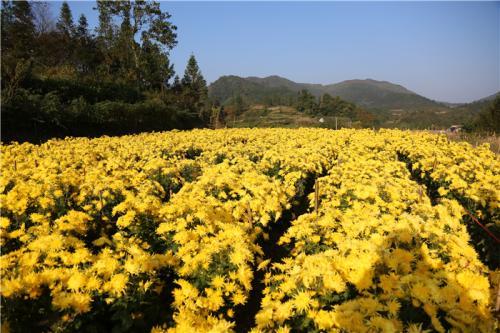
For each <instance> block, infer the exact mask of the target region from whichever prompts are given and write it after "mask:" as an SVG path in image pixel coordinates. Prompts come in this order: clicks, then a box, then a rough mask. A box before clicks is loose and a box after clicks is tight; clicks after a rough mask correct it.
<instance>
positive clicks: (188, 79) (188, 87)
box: [182, 54, 208, 118]
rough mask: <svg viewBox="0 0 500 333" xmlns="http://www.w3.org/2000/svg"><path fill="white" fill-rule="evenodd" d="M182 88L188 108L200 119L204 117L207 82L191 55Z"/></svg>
mask: <svg viewBox="0 0 500 333" xmlns="http://www.w3.org/2000/svg"><path fill="white" fill-rule="evenodd" d="M182 86H183V90H184V100H185V102H186V103H187V106H188V108H189V109H190V110H191V111H193V112H197V114H198V116H200V117H201V118H203V117H205V113H206V106H207V99H208V88H207V82H206V81H205V79H204V78H203V75H202V74H201V71H200V68H199V67H198V62H197V61H196V58H195V57H194V55H193V54H191V56H190V57H189V60H188V63H187V66H186V70H185V71H184V77H183V78H182Z"/></svg>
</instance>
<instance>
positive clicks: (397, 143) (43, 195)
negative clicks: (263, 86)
mask: <svg viewBox="0 0 500 333" xmlns="http://www.w3.org/2000/svg"><path fill="white" fill-rule="evenodd" d="M1 152H2V166H1V178H0V179H1V181H0V193H1V194H0V201H1V223H0V227H1V229H0V232H1V260H0V273H1V297H2V303H1V305H2V308H1V316H2V328H3V330H5V331H10V332H155V333H158V332H232V331H236V332H248V331H251V332H412V333H413V332H431V331H437V332H494V331H495V330H496V329H498V320H497V319H496V317H495V316H496V314H495V306H496V304H495V302H496V299H497V292H498V291H497V288H498V284H499V282H500V281H499V280H500V271H499V267H500V244H499V243H498V238H500V158H499V157H498V156H496V155H495V154H494V153H493V152H491V151H490V150H489V149H488V147H487V146H480V147H477V148H474V147H472V146H471V145H469V144H467V143H456V142H449V141H448V140H447V138H446V137H444V136H439V135H434V134H429V133H424V132H409V131H400V130H380V131H372V130H339V131H332V130H326V129H227V130H215V131H214V130H193V131H187V132H178V131H173V132H166V133H152V134H140V135H132V136H123V137H112V138H111V137H101V138H97V139H86V138H76V139H65V140H51V141H48V142H46V143H44V144H41V145H32V144H28V143H25V144H9V145H6V144H3V145H2V147H1Z"/></svg>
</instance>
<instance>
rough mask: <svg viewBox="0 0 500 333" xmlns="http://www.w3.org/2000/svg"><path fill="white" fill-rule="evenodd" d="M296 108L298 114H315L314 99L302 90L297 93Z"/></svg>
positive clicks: (315, 105)
mask: <svg viewBox="0 0 500 333" xmlns="http://www.w3.org/2000/svg"><path fill="white" fill-rule="evenodd" d="M296 107H297V110H299V111H300V112H306V113H315V111H316V108H317V104H316V98H315V97H314V96H313V95H312V94H311V93H310V92H309V91H307V90H306V89H302V90H301V91H299V94H298V97H297V104H296Z"/></svg>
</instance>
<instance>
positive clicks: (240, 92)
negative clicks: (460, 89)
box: [209, 75, 443, 109]
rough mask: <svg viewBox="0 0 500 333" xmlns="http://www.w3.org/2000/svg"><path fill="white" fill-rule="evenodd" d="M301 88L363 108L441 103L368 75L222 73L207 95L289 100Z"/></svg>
mask: <svg viewBox="0 0 500 333" xmlns="http://www.w3.org/2000/svg"><path fill="white" fill-rule="evenodd" d="M303 89H306V90H308V91H309V92H310V93H311V94H313V95H314V96H316V97H320V96H321V95H323V94H325V93H328V94H330V95H332V96H339V97H341V98H343V99H345V100H347V101H350V102H353V103H356V104H359V105H360V106H363V107H366V108H385V109H399V108H406V109H414V108H416V107H417V108H418V107H431V106H442V105H443V104H442V103H440V102H436V101H433V100H431V99H429V98H426V97H424V96H421V95H418V94H417V93H415V92H413V91H411V90H409V89H407V88H405V87H404V86H402V85H399V84H394V83H392V82H389V81H379V80H375V79H370V78H369V79H352V80H345V81H341V82H338V83H331V84H315V83H298V82H294V81H292V80H290V79H287V78H284V77H281V76H278V75H271V76H267V77H262V78H261V77H256V76H250V77H240V76H236V75H225V76H221V77H220V78H219V79H217V80H216V81H214V82H212V83H211V84H210V86H209V94H210V95H211V97H215V98H216V99H218V100H219V101H220V102H221V103H222V104H224V103H226V102H228V100H230V99H231V98H234V97H235V96H241V97H242V98H243V99H245V100H247V102H249V103H265V102H266V101H265V99H272V98H275V99H285V100H289V99H291V98H294V97H295V96H296V94H297V93H298V92H299V91H301V90H303Z"/></svg>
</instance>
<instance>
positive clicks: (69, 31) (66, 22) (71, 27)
mask: <svg viewBox="0 0 500 333" xmlns="http://www.w3.org/2000/svg"><path fill="white" fill-rule="evenodd" d="M56 28H57V30H58V31H59V32H60V33H61V34H63V35H64V36H65V37H66V38H68V39H70V38H72V37H73V35H74V34H75V24H74V22H73V14H72V13H71V8H69V5H68V3H67V2H66V1H64V2H63V3H62V5H61V10H60V12H59V19H58V20H57V23H56Z"/></svg>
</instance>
